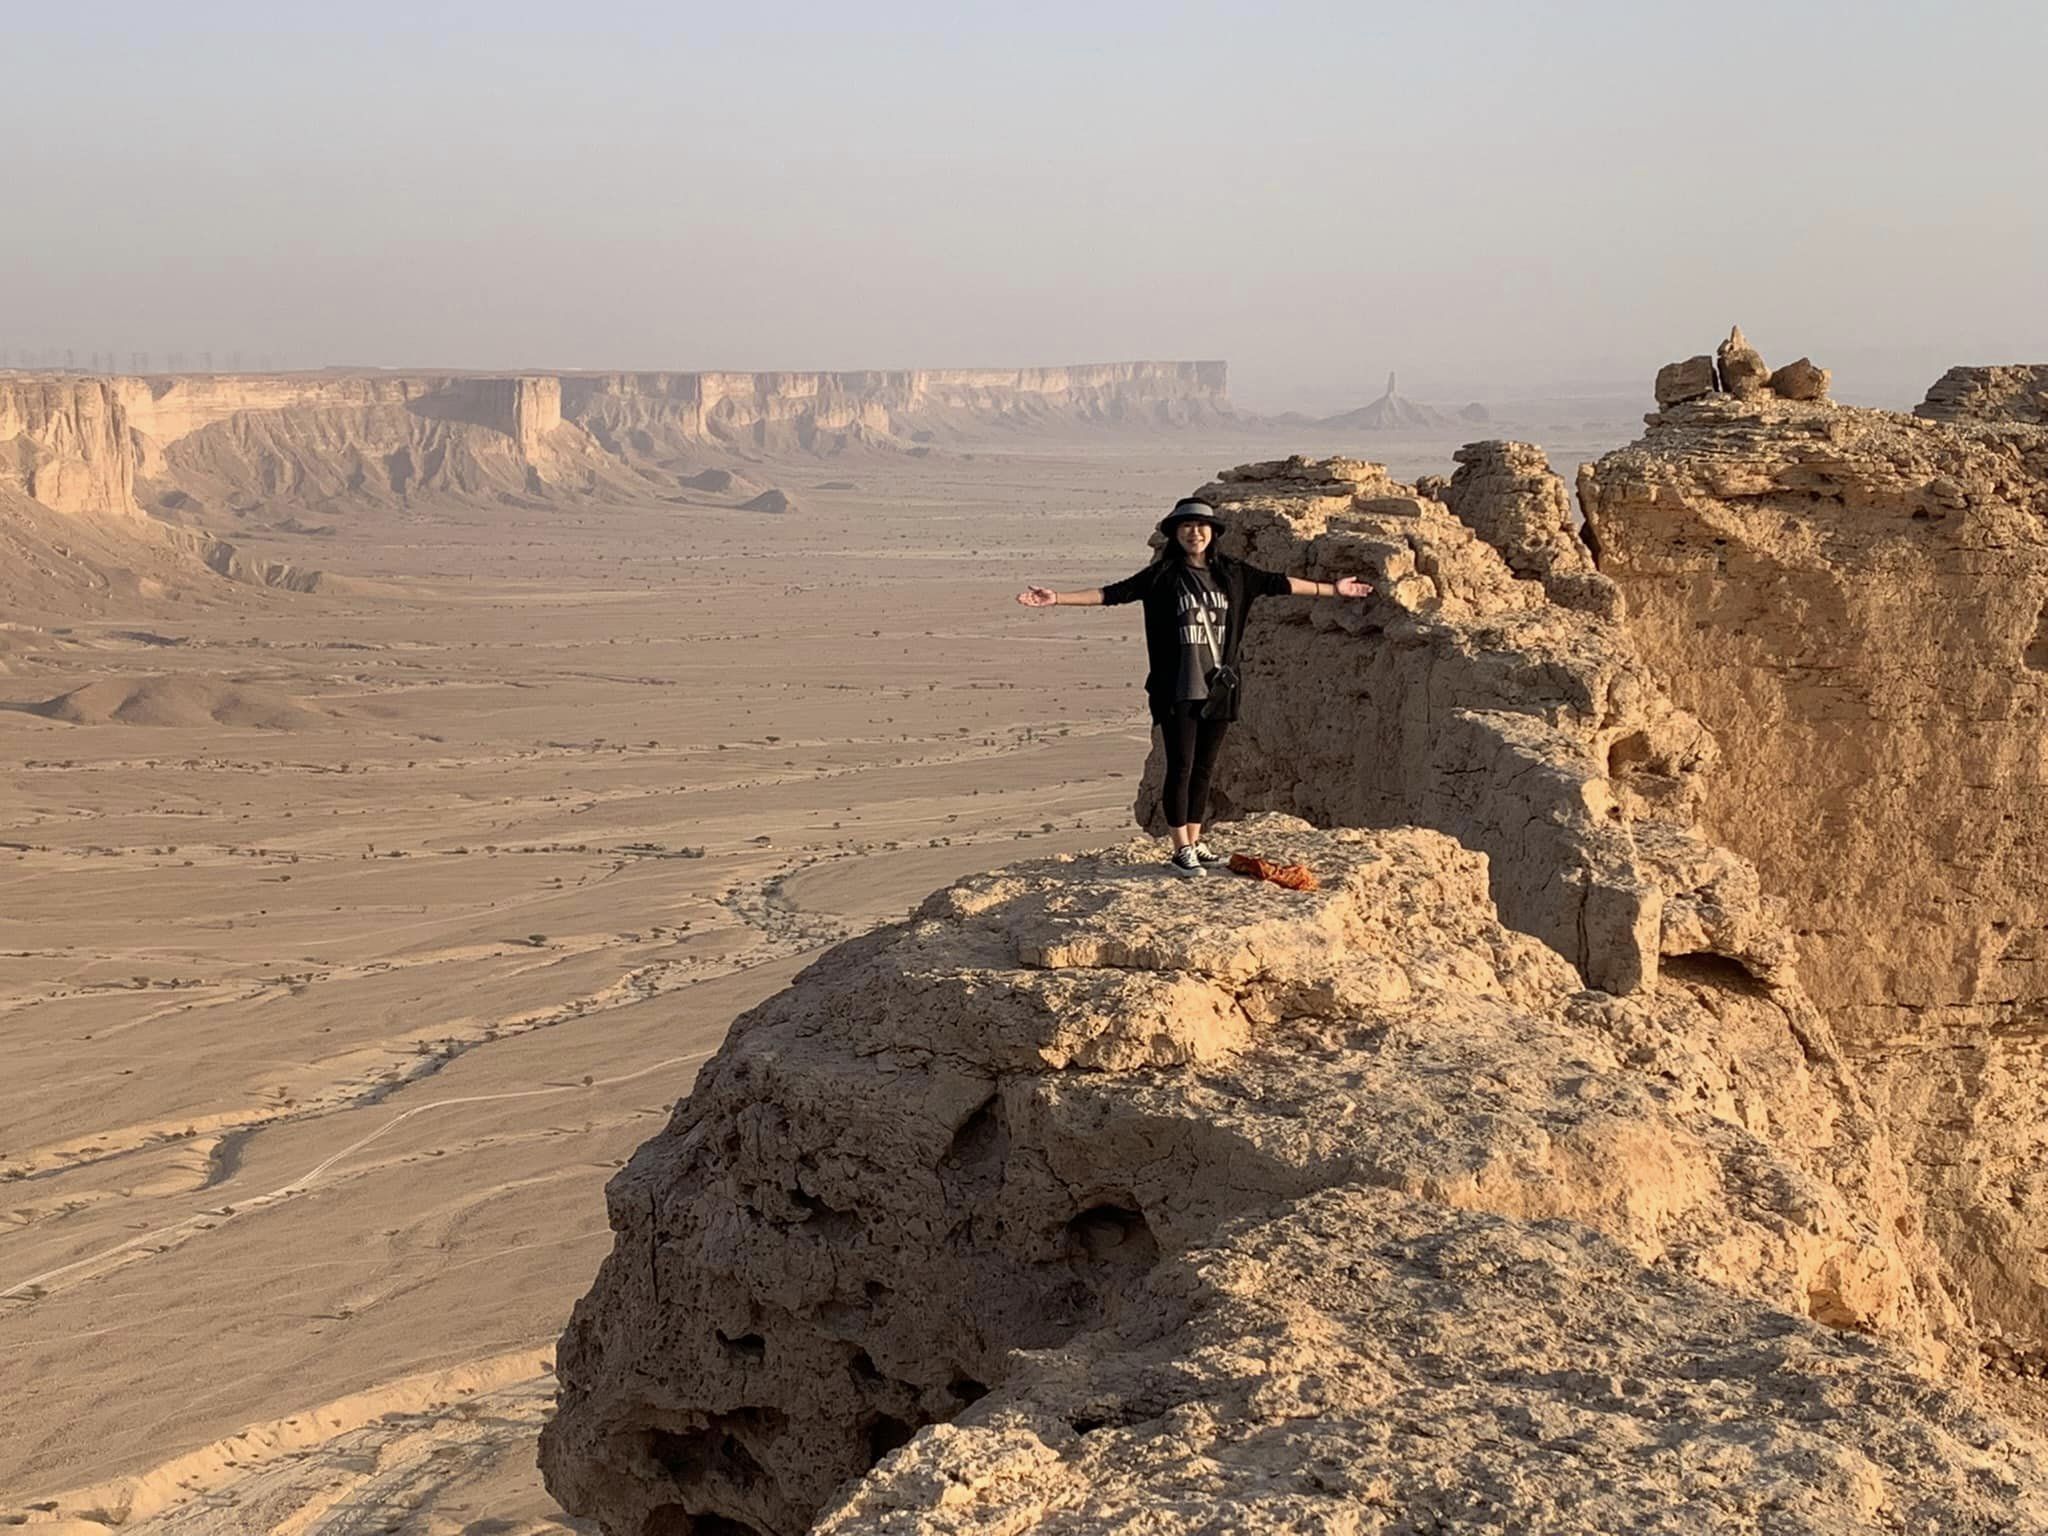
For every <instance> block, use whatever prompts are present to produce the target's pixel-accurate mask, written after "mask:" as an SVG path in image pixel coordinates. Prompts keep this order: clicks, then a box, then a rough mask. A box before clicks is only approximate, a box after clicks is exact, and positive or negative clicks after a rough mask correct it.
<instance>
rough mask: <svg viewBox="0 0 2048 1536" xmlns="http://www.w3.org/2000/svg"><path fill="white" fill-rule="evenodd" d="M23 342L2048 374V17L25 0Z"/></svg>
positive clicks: (1420, 381) (1056, 5)
mask: <svg viewBox="0 0 2048 1536" xmlns="http://www.w3.org/2000/svg"><path fill="white" fill-rule="evenodd" d="M0 27H4V30H0V36H5V37H6V39H7V53H8V58H9V65H8V70H7V75H8V81H7V103H6V116H7V119H8V120H9V121H10V122H11V123H12V124H13V133H12V136H11V143H10V147H9V152H8V154H7V155H6V157H5V159H4V161H0V294H4V295H5V299H4V302H0V349H4V350H6V351H7V352H8V353H9V354H10V355H11V356H14V357H18V356H19V354H20V349H22V348H31V349H39V348H49V347H55V348H65V347H70V348H74V349H76V351H77V354H78V356H79V359H80V361H81V362H82V361H83V360H84V359H85V357H86V355H87V354H88V353H89V352H92V351H97V350H106V351H110V352H114V353H117V354H118V355H119V356H120V357H121V358H122V359H123V361H124V363H125V360H126V358H127V357H128V355H129V354H130V353H131V352H133V351H137V350H148V351H150V352H152V353H153V354H155V362H156V366H158V367H161V366H163V360H164V356H165V354H166V353H168V352H170V351H172V350H180V351H183V352H185V353H186V354H187V355H188V362H190V363H191V365H193V366H196V359H197V355H198V353H199V352H200V351H201V350H203V349H210V350H211V351H212V352H213V353H214V355H215V358H216V362H217V363H221V362H224V359H225V357H226V355H227V354H228V353H229V352H231V351H240V352H242V353H244V354H245V357H246V358H249V359H253V357H255V356H256V355H257V354H259V353H264V352H275V353H282V354H284V355H285V357H286V358H287V359H288V361H289V362H290V363H291V364H293V365H294V366H313V365H318V364H322V363H341V362H360V363H377V364H387V365H442V366H461V367H477V368H499V367H536V368H538V367H565V368H568V367H633V368H744V369H751V368H848V367H897V366H908V365H925V366H934V367H936V366H950V365H970V364H1019V363H1050V362H1067V361H1083V360H1097V359H1111V358H1134V357H1157V358H1192V357H1222V358H1227V359H1228V360H1229V361H1230V363H1231V367H1232V380H1233V392H1234V394H1235V395H1236V396H1237V398H1238V399H1239V400H1240V401H1241V402H1243V403H1245V404H1247V405H1250V406H1253V407H1255V408H1259V409H1270V410H1277V409H1284V408H1288V407H1304V408H1309V407H1320V408H1328V409H1337V408H1341V407H1345V406H1349V405H1354V404H1357V403H1359V402H1360V401H1361V400H1364V399H1367V398H1370V397H1371V396H1373V395H1376V394H1377V393H1378V391H1379V386H1380V383H1381V381H1382V379H1383V378H1384V375H1385V374H1386V372H1387V370H1388V369H1390V368H1398V369H1399V370H1400V371H1401V377H1402V386H1401V387H1402V390H1403V392H1404V393H1406V394H1411V395H1416V396H1419V397H1421V398H1424V399H1431V398H1436V399H1450V400H1461V399H1464V398H1466V397H1470V396H1479V397H1482V398H1495V399H1498V398H1501V397H1502V396H1504V395H1508V394H1512V393H1515V392H1517V391H1530V390H1536V389H1549V388H1557V389H1569V388H1575V387H1582V386H1584V387H1594V386H1600V385H1605V384H1611V383H1619V384H1621V385H1622V386H1624V387H1632V386H1638V385H1639V386H1640V387H1642V388H1643V389H1644V391H1645V392H1647V386H1648V371H1649V370H1651V369H1654V367H1655V366H1656V365H1657V364H1658V363H1660V362H1663V361H1666V360H1669V359H1671V358H1674V357H1678V356H1681V355H1685V354H1688V353H1691V352H1694V351H1701V350H1707V349H1709V348H1710V347H1711V345H1712V343H1713V342H1714V340H1715V339H1716V338H1717V337H1718V336H1719V335H1721V334H1723V333H1724V332H1725V331H1726V329H1727V326H1728V324H1729V322H1730V321H1731V320H1739V321H1740V322H1741V323H1742V324H1743V326H1744V328H1745V330H1747V331H1748V333H1749V335H1750V337H1751V339H1752V340H1754V341H1756V342H1757V344H1758V345H1759V346H1760V347H1761V348H1762V349H1763V351H1764V353H1765V355H1766V356H1767V357H1769V358H1771V359H1773V360H1789V359H1790V358H1791V357H1793V356H1796V355H1798V354H1799V353H1802V352H1810V353H1811V354H1812V355H1813V356H1814V358H1815V359H1816V360H1817V361H1819V362H1822V363H1826V364H1831V365H1833V366H1834V367H1835V369H1836V371H1837V389H1838V392H1839V393H1841V394H1843V395H1845V396H1846V397H1848V398H1851V399H1859V398H1862V399H1870V400H1887V401H1896V400H1903V399H1905V398H1917V397H1918V394H1919V391H1920V389H1921V388H1923V387H1924V386H1925V384H1926V383H1928V382H1929V381H1931V379H1932V378H1933V377H1934V376H1935V374H1937V373H1938V372H1939V371H1940V369H1941V368H1942V367H1943V366H1945V365H1946V364H1948V363H1950V362H1965V361H1967V362H1990V361H2014V360H2026V361H2039V360H2043V359H2048V195H2044V192H2043V188H2044V187H2048V134H2044V132H2043V127H2042V119H2041V116H2040V110H2041V109H2040V105H2039V104H2040V101H2041V99H2042V85H2041V71H2042V68H2043V65H2044V61H2048V3H2044V0H1948V3H1945V4H1937V3H1905V0H1855V3H1846V0H1845V3H1820V0H1776V3H1753V0H1715V3H1712V4H1698V3H1683V4H1673V3H1666V0H1578V3H1569V4H1568V3H1541V0H1523V3H1518V4H1482V3H1470V4H1460V3H1457V0H1438V3H1436V4H1434V5H1422V4H1413V3H1405V4H1402V5H1399V6H1383V5H1379V4H1375V3H1370V0H1331V3H1294V4H1289V3H1284V0H1283V3H1272V0H1268V3H1265V4H1262V5H1259V6H1257V7H1253V6H1252V5H1250V4H1240V5H1230V6H1209V5H1186V4H1184V5H1164V4H1120V3H1117V0H1094V3H1089V4H1067V3H1063V0H1051V3H1046V0H1039V3H1034V4H1030V5H1013V6H1002V7H996V6H976V5H966V6H963V5H959V4H939V3H931V4H912V3H888V0H865V3H848V0H835V3H833V4H829V5H812V4H808V3H793V0H784V3H781V4H778V5H773V6H763V5H744V4H738V3H734V4H730V5H722V6H715V7H714V6H702V5H693V4H680V5H679V4H642V3H626V0H614V3H611V4H600V5H581V6H579V5H570V4H564V3H561V0H550V3H548V4H545V5H543V4H531V3H527V0H490V3H481V4H473V5H457V4H434V3H418V0H408V3H405V4H395V3H385V0H354V3H351V4H349V5H346V6H341V5H329V4H322V5H313V4H301V3H297V0H263V3H260V4H256V3H247V4H245V3H240V0H234V3H207V0H182V3H179V4H174V5H165V4H163V3H162V0H149V3H147V4H132V3H129V0H101V3H98V4H95V5H92V6H56V5H49V4H46V3H42V0H34V3H23V0H0Z"/></svg>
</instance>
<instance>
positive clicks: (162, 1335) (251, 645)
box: [0, 439, 1575, 1536]
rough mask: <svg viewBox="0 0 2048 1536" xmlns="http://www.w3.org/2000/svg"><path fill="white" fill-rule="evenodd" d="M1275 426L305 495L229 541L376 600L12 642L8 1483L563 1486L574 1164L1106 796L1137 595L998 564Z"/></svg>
mask: <svg viewBox="0 0 2048 1536" xmlns="http://www.w3.org/2000/svg"><path fill="white" fill-rule="evenodd" d="M1289 446H1307V447H1310V448H1322V449H1323V450H1324V451H1328V450H1329V448H1330V447H1332V446H1334V445H1317V444H1309V445H1278V444H1260V443H1247V442H1243V441H1237V440H1232V441H1227V442H1222V443H1217V442H1207V443H1188V442H1180V441H1175V440H1171V439H1153V440H1150V441H1149V442H1148V443H1146V444H1144V445H1140V446H1136V447H1131V446H1125V447H1117V448H1102V447H1098V448H1094V449H1091V450H1088V451H1082V450H1081V449H1078V448H1072V449H1051V448H1041V449H1032V450H1030V451H1006V452H1001V453H984V454H976V455H974V456H973V457H971V458H963V457H959V456H952V457H941V456H934V457H932V458H930V459H925V460H909V459H863V460H860V461H853V462H833V463H818V462H812V463H807V464H801V465H783V466H776V467H774V469H773V471H772V473H771V472H766V471H763V470H761V469H754V470H750V474H752V475H753V476H754V478H756V479H765V480H768V481H771V482H772V483H774V484H778V485H780V486H782V487H784V488H785V489H787V490H788V491H789V492H790V493H791V494H792V495H793V496H794V497H795V498H796V499H797V501H798V504H799V507H800V510H799V511H798V512H796V513H792V514H788V515H784V516H780V517H764V516H762V515H760V514H753V513H742V512H738V511H731V510H725V509H719V508H701V507H700V508H671V509H664V510H651V509H645V508H641V509H629V510H627V509H620V510H603V511H589V512H571V513H561V512H538V511H516V510H509V509H502V510H488V511H487V510H480V509H474V508H458V507H441V508H434V507H428V508H419V509H409V510H407V511H406V512H404V513H401V514H396V515H392V514H383V513H379V514H377V515H376V516H375V517H374V518H370V517H365V518H361V519H354V518H350V517H349V516H347V515H345V514H341V513H336V514H333V515H330V516H327V517H326V518H324V519H323V521H324V522H326V523H328V524H331V525H332V526H333V528H334V531H333V532H332V533H331V534H325V535H308V534H304V533H291V532H274V533H272V534H269V535H264V534H262V533H260V532H259V533H258V534H257V535H255V536H254V537H253V538H252V537H250V536H249V534H248V532H247V530H246V529H245V530H242V532H241V533H240V534H239V535H238V536H239V537H242V538H243V540H244V542H245V543H248V544H249V545H250V546H251V547H252V548H253V549H255V550H256V551H257V552H259V553H263V554H274V555H278V556H282V557H284V558H288V559H291V560H294V561H296V562H298V563H301V564H305V565H314V566H320V567H324V568H326V569H328V570H332V571H340V572H344V573H348V574H351V575H355V576H359V577H364V578H369V579H370V580H371V582H372V583H373V586H372V587H371V589H370V590H369V591H368V593H367V595H363V594H359V595H356V596H326V595H318V594H316V595H311V596H298V597H294V596H289V595H284V594H279V595H276V596H269V595H266V596H265V597H264V598H263V599H262V600H261V601H254V600H252V601H249V602H246V603H238V604H228V605H217V606H214V607H211V608H206V609H203V610H200V609H194V610H192V611H189V612H181V611H180V608H179V605H178V604H176V603H164V604H160V605H158V606H157V607H155V608H152V609H150V610H149V611H148V612H146V613H138V614H136V615H132V616H127V617H125V618H123V619H122V620H120V621H118V622H106V623H99V624H95V625H91V626H80V627H76V628H74V629H73V630H72V632H71V633H69V634H64V635H51V636H49V637H47V640H46V641H45V642H41V643H42V644H43V646H44V648H43V649H42V650H39V651H33V652H32V653H31V654H30V657H29V660H28V662H27V663H26V664H25V665H24V664H23V662H22V656H21V655H20V654H19V653H17V654H16V656H15V661H16V667H15V670H14V671H13V672H11V673H6V674H0V1061H4V1062H5V1064H6V1065H5V1069H4V1073H0V1084H4V1086H0V1379H4V1380H5V1381H6V1382H7V1383H8V1384H9V1386H10V1389H11V1390H10V1392H9V1397H10V1401H11V1404H12V1408H13V1411H12V1412H10V1413H9V1414H8V1415H6V1416H5V1417H4V1418H0V1524H6V1523H10V1522H11V1523H13V1524H17V1525H28V1526H30V1527H31V1528H32V1529H35V1530H37V1531H39V1532H46V1533H47V1532H54V1531H70V1532H74V1533H78V1532H102V1531H104V1529H105V1528H106V1525H107V1524H108V1523H113V1522H120V1523H121V1528H122V1529H123V1530H124V1531H147V1532H174V1531H175V1532H209V1533H210V1532H239V1531H252V1532H253V1531H277V1532H289V1533H342V1532H406V1533H435V1536H441V1533H457V1532H460V1533H467V1536H490V1533H497V1536H516V1533H521V1532H532V1531H548V1530H561V1529H568V1528H572V1527H570V1526H569V1524H568V1523H567V1522H566V1521H564V1520H563V1519H562V1517H560V1516H559V1514H557V1513H556V1512H554V1506H553V1504H552V1502H551V1501H550V1500H549V1499H548V1497H547V1495H546V1493H545V1492H544V1491H543V1490H542V1488H541V1486H540V1482H539V1478H538V1475H537V1473H536V1472H535V1471H534V1469H533V1440H534V1436H535V1434H536V1433H537V1431H538V1428H539V1425H540V1423H541V1421H542V1418H543V1416H544V1414H545V1412H546V1410H547V1408H548V1405H549V1402H550V1398H551V1393H552V1380H551V1377H550V1375H549V1366H550V1361H551V1359H552V1354H553V1344H554V1339H555V1337H556V1335H557V1334H558V1333H559V1331H560V1329H561V1326H562V1323H563V1321H564V1319H565V1318H566V1316H567V1313H568V1309H569V1307H570V1306H571V1304H572V1303H573V1302H574V1300H575V1299H576V1297H577V1296H578V1295H580V1294H581V1293H582V1291H583V1290H584V1289H585V1288H586V1286H587V1285H588V1283H589V1281H590V1278H591V1276H592V1274H593V1272H594V1271H595V1269H596V1266H597V1264H598V1262H599V1260H600V1259H601V1258H602V1257H603V1255H604V1254H605V1252H606V1251H607V1249H608V1247H609V1233H608V1231H607V1229H606V1226H605V1216H604V1202H603V1195H602V1189H603V1185H604V1182H605V1180H606V1178H607V1177H608V1176H609V1175H610V1174H611V1172H612V1171H613V1170H614V1169H616V1168H617V1167H618V1166H619V1165H620V1164H621V1163H622V1162H623V1161H624V1159H625V1158H626V1157H627V1156H628V1155H629V1154H630V1153H631V1152H632V1150H633V1148H634V1147H635V1146H636V1145H638V1144H639V1143H640V1142H641V1141H642V1140H643V1139H645V1138H646V1137H647V1136H648V1135H649V1134H650V1133H651V1132H653V1131H654V1130H655V1129H656V1128H657V1127H658V1126H659V1125H660V1124H661V1122H662V1120H663V1118H664V1117H665V1116H666V1115H667V1113H668V1110H669V1107H670V1106H671V1105H672V1104H673V1103H674V1102H675V1101H676V1100H677V1099H678V1098H679V1097H681V1096H682V1095H684V1094H685V1093H687V1092H688V1090H689V1086H690V1082H691V1079H692V1075H693V1073H694V1071H695V1069H696V1066H697V1064H698V1063H699V1062H701V1061H702V1060H703V1059H704V1058H705V1057H706V1056H707V1055H708V1054H709V1053H710V1052H711V1051H712V1050H713V1049H714V1048H715V1047H716V1046H717V1044H718V1042H719V1041H720V1039H721V1038H722V1037H723V1034H724V1032H725V1029H726V1027H727V1025H728V1024H729V1023H730V1021H731V1019H732V1018H733V1016H734V1014H735V1013H737V1012H739V1011H741V1010H742V1009H744V1008H745V1007H747V1006H748V1005H750V1004H751V1003H753V1002H755V1001H757V1000H759V999H760V998H762V997H763V996H765V995H767V994H768V993H770V992H772V991H773V990H775V989H776V988H778V987H779V986H781V985H782V984H783V983H784V982H785V981H786V980H787V978H788V977H789V976H790V975H791V974H792V973H793V972H794V971H795V970H796V969H798V968H799V967H801V965H802V964H803V963H804V961H805V958H806V957H807V956H808V955H810V954H812V953H814V952H815V951H816V950H817V949H818V948H819V947H821V946H823V945H825V944H828V943H830V942H832V941H833V940H835V939H837V938H839V937H842V936H844V935H846V934H849V933H851V932H855V931H858V930H860V929H862V928H864V927H867V926H869V925H872V924H873V923H875V922H877V921H881V920H884V919H886V918H889V917H893V916H896V915H899V914H901V913H902V912H903V911H904V910H906V909H907V908H908V907H909V906H910V905H912V904H913V903H914V902H915V901H916V900H917V899H919V898H920V897H922V896H923V895H924V894H925V893H926V892H928V891H929V890H931V889H932V888H933V887H935V886H937V885H939V884H942V883H944V882H945V881H946V880H948V879H949V878H951V877H953V876H954V875H957V874H959V873H962V872H965V871H967V870H970V869H979V868H985V867H988V866H991V865H994V864H1000V863H1002V862H1005V861H1007V860H1009V859H1011V858H1013V857H1018V856H1022V855H1026V854H1029V855H1039V854H1044V853H1047V852H1050V851H1053V850H1056V849H1064V848H1078V847H1085V846H1092V845H1095V844H1099V843H1102V842H1104V841H1108V840H1111V839H1114V838H1117V837H1120V836H1122V835H1124V833H1125V831H1126V830H1127V829H1128V826H1129V822H1130V804H1131V800H1132V796H1133V791H1134V789H1135V787H1136V782H1137V777H1138V772H1139V769H1140V767H1141V764H1142V759H1143V756H1144V751H1145V746H1146V739H1147V738H1146V730H1145V726H1144V722H1143V707H1142V697H1141V694H1140V692H1139V689H1138V686H1137V683H1138V679H1139V677H1140V675H1141V673H1142V671H1143V650H1142V640H1141V638H1140V632H1139V629H1138V626H1137V623H1136V615H1135V612H1134V611H1133V610H1121V611H1111V612H1100V611H1078V612H1077V611H1067V612H1058V613H1050V614H1048V613H1033V612H1029V611H1027V610H1024V609H1021V608H1019V607H1017V606H1016V605H1015V604H1014V603H1012V602H1011V600H1010V599H1011V596H1012V594H1013V593H1014V592H1015V591H1016V590H1017V588H1018V587H1019V586H1021V585H1022V584H1023V583H1024V582H1025V581H1026V580H1027V579H1035V580H1042V581H1047V582H1050V583H1052V584H1054V585H1060V586H1085V585H1092V584H1095V583H1097V582H1099V581H1102V580H1105V579H1110V578H1114V577H1116V576H1120V575H1124V574H1127V573H1128V572H1129V571H1130V570H1133V569H1135V568H1136V567H1137V566H1138V565H1139V564H1141V563H1142V562H1143V558H1144V549H1143V534H1144V531H1145V528H1146V527H1147V525H1148V524H1149V522H1150V521H1151V519H1153V518H1155V517H1157V516H1158V515H1159V513H1160V512H1161V511H1163V510H1164V508H1165V506H1166V505H1168V504H1170V502H1171V500H1172V499H1173V497H1174V496H1176V495H1179V494H1183V493H1184V492H1186V491H1188V490H1190V489H1192V488H1193V487H1194V486H1196V485H1198V484H1199V483H1201V482H1202V481H1203V480H1204V479H1206V478H1208V477H1209V475H1210V474H1211V473H1212V472H1213V471H1214V470H1215V469H1216V468H1218V467H1220V466H1222V465H1225V464H1228V463H1231V462H1234V461H1236V460H1239V459H1245V458H1254V457H1267V456H1272V455H1273V454H1274V453H1278V452H1284V451H1287V448H1288V447H1289ZM1449 446H1450V445H1449V444H1448V443H1445V444H1434V445H1420V446H1416V447H1413V448H1412V449H1411V450H1410V451H1408V452H1407V454H1406V455H1405V456H1403V455H1400V454H1391V453H1388V452H1387V451H1386V448H1385V446H1384V445H1367V446H1366V448H1365V449H1363V450H1361V448H1360V446H1359V445H1356V444H1353V445H1349V447H1350V450H1351V451H1354V452H1359V451H1364V452H1366V453H1368V454H1369V456H1373V457H1382V458H1388V459H1391V460H1392V461H1393V463H1394V467H1395V469H1396V471H1397V472H1401V473H1411V474H1412V473H1415V472H1418V471H1421V470H1425V469H1435V470H1438V471H1448V469H1449V468H1450V465H1449V462H1448V448H1449ZM1374 450H1377V451H1374ZM1555 462H1556V463H1557V464H1558V467H1559V468H1560V469H1561V471H1562V472H1564V473H1565V474H1566V475H1567V476H1569V474H1570V471H1571V467H1572V464H1573V463H1574V462H1575V460H1574V459H1573V458H1572V456H1571V454H1570V453H1569V452H1567V453H1565V454H1561V455H1558V456H1556V458H1555ZM827 482H840V483H842V484H843V483H845V482H851V483H852V488H851V489H822V488H821V486H823V485H824V484H825V483H827ZM76 688H87V689H88V690H89V691H88V692H86V693H83V694H79V695H76V696H75V698H74V700H73V702H72V703H71V705H70V706H69V707H68V708H66V709H65V710H61V711H58V712H57V715H56V716H54V717H53V716H52V715H50V714H45V713H37V712H34V711H32V710H30V709H28V708H25V707H24V706H29V705H41V704H43V703H44V702H45V701H48V700H50V699H52V698H54V697H56V696H58V695H61V694H65V693H67V692H69V691H71V690H73V689H76Z"/></svg>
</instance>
